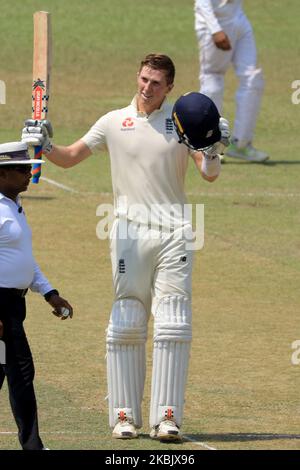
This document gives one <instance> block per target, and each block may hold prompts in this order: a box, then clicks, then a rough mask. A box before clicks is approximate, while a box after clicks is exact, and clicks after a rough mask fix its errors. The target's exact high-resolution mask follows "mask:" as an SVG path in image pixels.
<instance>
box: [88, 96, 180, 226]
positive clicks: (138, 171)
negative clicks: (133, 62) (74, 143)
mask: <svg viewBox="0 0 300 470" xmlns="http://www.w3.org/2000/svg"><path fill="white" fill-rule="evenodd" d="M172 108H173V106H172V105H171V104H169V103H167V102H166V101H164V102H163V103H162V105H161V108H160V109H157V110H155V111H154V112H153V113H151V114H150V115H149V116H147V115H145V114H144V113H140V112H139V111H138V110H137V104H136V97H135V98H134V99H133V101H132V102H131V104H130V105H129V106H127V107H126V108H123V109H117V110H114V111H112V112H109V113H108V114H106V115H104V116H102V117H101V118H100V119H99V120H98V121H97V122H96V123H95V124H94V126H92V127H91V129H90V130H89V131H88V132H87V134H85V135H84V136H83V137H82V140H83V141H84V142H85V144H86V145H87V146H88V147H89V148H90V150H91V151H92V152H93V151H94V150H103V149H105V148H106V149H107V150H108V152H109V154H110V161H111V176H112V185H113V192H114V204H115V214H116V215H117V216H124V217H126V218H128V219H129V220H133V221H135V222H138V223H147V221H148V223H149V221H150V220H151V223H152V225H153V223H154V224H155V225H158V226H167V227H169V226H175V227H177V226H182V225H183V224H185V223H188V222H189V220H188V217H187V215H186V214H185V213H184V204H185V203H186V197H185V193H184V179H185V174H186V170H187V166H188V159H189V152H188V149H187V147H186V146H185V145H183V144H179V143H178V137H177V134H176V131H175V129H174V125H173V122H172V117H171V113H172ZM150 214H151V215H150Z"/></svg>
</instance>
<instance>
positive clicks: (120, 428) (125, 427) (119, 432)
mask: <svg viewBox="0 0 300 470" xmlns="http://www.w3.org/2000/svg"><path fill="white" fill-rule="evenodd" d="M112 437H114V438H115V439H135V438H136V437H138V433H137V430H136V427H135V425H134V424H133V423H131V422H130V421H127V419H123V420H120V421H119V422H118V423H117V424H116V425H115V427H114V429H113V432H112Z"/></svg>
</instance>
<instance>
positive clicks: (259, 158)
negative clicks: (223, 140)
mask: <svg viewBox="0 0 300 470" xmlns="http://www.w3.org/2000/svg"><path fill="white" fill-rule="evenodd" d="M226 155H228V156H229V157H233V158H239V159H241V160H246V161H247V162H256V163H262V162H265V161H266V160H268V158H269V155H268V154H267V153H266V152H263V151H262V150H258V149H256V148H255V147H253V146H252V145H251V144H248V145H246V147H238V146H237V145H236V144H235V143H232V144H230V145H229V147H227V149H226Z"/></svg>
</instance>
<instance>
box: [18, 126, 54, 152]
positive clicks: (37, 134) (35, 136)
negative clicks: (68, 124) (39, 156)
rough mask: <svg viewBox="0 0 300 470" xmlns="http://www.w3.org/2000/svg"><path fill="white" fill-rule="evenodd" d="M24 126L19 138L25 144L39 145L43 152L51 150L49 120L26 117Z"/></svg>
mask: <svg viewBox="0 0 300 470" xmlns="http://www.w3.org/2000/svg"><path fill="white" fill-rule="evenodd" d="M24 124H25V127H24V128H23V129H22V135H21V140H22V142H24V143H26V144H27V145H32V146H34V147H35V146H41V147H42V151H43V152H44V153H49V152H51V149H52V144H51V141H50V137H53V129H52V125H51V122H50V121H48V120H47V119H44V120H41V121H39V120H35V119H27V120H26V121H25V122H24Z"/></svg>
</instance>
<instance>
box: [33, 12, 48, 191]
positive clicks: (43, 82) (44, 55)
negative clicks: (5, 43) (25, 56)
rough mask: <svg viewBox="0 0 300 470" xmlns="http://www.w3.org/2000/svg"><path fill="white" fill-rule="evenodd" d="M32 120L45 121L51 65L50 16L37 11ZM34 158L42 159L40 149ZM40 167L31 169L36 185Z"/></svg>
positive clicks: (35, 20)
mask: <svg viewBox="0 0 300 470" xmlns="http://www.w3.org/2000/svg"><path fill="white" fill-rule="evenodd" d="M33 25H34V35H33V72H32V119H39V120H40V119H47V114H48V101H49V92H50V72H51V65H52V35H51V15H50V13H48V12H46V11H37V12H35V13H34V15H33ZM34 156H35V158H42V147H39V146H37V147H35V148H34ZM40 175H41V165H40V164H35V165H33V168H32V182H33V183H38V181H39V178H40Z"/></svg>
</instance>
